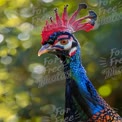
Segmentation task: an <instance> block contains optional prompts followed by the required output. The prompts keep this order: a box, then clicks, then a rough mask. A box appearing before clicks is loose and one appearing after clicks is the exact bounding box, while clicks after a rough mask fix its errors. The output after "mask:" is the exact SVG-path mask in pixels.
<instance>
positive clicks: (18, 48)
mask: <svg viewBox="0 0 122 122" xmlns="http://www.w3.org/2000/svg"><path fill="white" fill-rule="evenodd" d="M81 2H83V3H84V2H85V3H87V5H88V9H87V11H86V10H83V11H81V12H80V15H79V17H80V16H84V15H87V14H88V10H91V9H92V10H94V11H95V12H96V13H97V15H98V20H97V23H96V26H95V29H94V30H93V31H91V32H89V33H86V32H83V31H80V32H77V33H75V36H76V37H77V39H78V40H79V42H80V44H81V50H82V60H83V65H84V67H85V69H86V71H87V74H88V76H89V78H90V80H91V81H92V82H93V84H94V86H95V88H96V89H97V90H98V92H99V94H100V95H101V96H102V97H104V99H105V100H106V101H107V102H108V103H109V104H110V105H111V106H112V107H113V108H115V110H117V111H118V113H119V114H120V115H121V116H122V95H121V93H122V60H121V58H122V35H121V32H122V29H121V28H120V26H122V23H121V20H122V2H121V0H77V2H76V0H72V1H71V0H0V122H44V120H45V121H46V120H47V121H46V122H54V120H55V116H56V113H55V110H56V108H59V107H61V110H63V109H64V103H65V99H64V93H65V77H64V74H63V68H62V64H61V63H60V61H59V59H57V58H56V57H55V56H53V55H49V54H46V55H43V56H42V57H38V56H37V52H38V50H39V48H40V47H41V44H40V41H41V36H40V32H41V30H42V28H43V26H44V24H45V21H46V20H47V19H49V17H50V16H53V17H54V14H53V10H54V8H56V7H57V8H58V9H59V13H60V14H61V12H62V10H63V7H64V5H66V4H69V7H68V12H69V15H71V14H72V13H73V12H74V11H75V10H76V8H77V6H78V4H79V3H81ZM114 49H115V50H114ZM112 50H114V54H113V56H112V57H111V51H112ZM117 51H118V52H117ZM112 58H116V59H117V60H118V61H119V62H117V63H113V64H112V65H110V62H111V60H112ZM56 75H57V76H56ZM57 77H58V78H57ZM59 77H60V78H59ZM59 116H61V115H59ZM61 117H62V116H61Z"/></svg>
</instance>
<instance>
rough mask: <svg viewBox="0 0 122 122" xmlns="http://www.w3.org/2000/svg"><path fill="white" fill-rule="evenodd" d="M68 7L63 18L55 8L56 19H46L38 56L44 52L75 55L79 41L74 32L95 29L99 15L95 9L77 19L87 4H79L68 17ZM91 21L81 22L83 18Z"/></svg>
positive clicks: (65, 8)
mask: <svg viewBox="0 0 122 122" xmlns="http://www.w3.org/2000/svg"><path fill="white" fill-rule="evenodd" d="M67 7H68V5H66V6H65V7H64V12H63V14H62V18H60V17H59V15H58V11H57V9H55V10H54V11H55V16H56V21H53V19H52V17H50V21H51V23H50V24H49V23H48V21H46V25H45V27H44V29H43V30H42V33H41V35H42V41H41V44H42V47H41V49H40V50H39V51H38V56H40V55H42V54H44V53H53V54H56V55H58V56H59V55H60V56H62V55H63V56H68V57H71V56H73V55H74V54H75V53H76V51H77V49H78V41H77V40H76V39H75V37H74V35H73V33H74V32H76V31H79V30H84V31H86V32H88V31H90V30H92V29H93V27H94V24H95V21H96V18H97V15H96V14H95V12H94V11H89V14H88V15H87V16H85V17H82V18H80V19H78V20H76V16H77V15H78V13H79V12H80V10H81V9H86V8H87V5H86V4H79V7H78V9H77V10H76V11H75V12H74V13H73V15H72V16H71V17H70V19H68V14H67ZM85 19H89V20H90V21H88V22H84V23H81V22H82V21H83V20H85Z"/></svg>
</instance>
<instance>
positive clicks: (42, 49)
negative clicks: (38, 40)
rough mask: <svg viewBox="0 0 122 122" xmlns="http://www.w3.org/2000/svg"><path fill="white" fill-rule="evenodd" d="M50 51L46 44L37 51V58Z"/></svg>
mask: <svg viewBox="0 0 122 122" xmlns="http://www.w3.org/2000/svg"><path fill="white" fill-rule="evenodd" d="M50 49H51V46H50V45H49V44H46V45H44V46H42V47H41V49H40V50H39V51H38V56H41V55H42V54H44V53H48V52H49V51H50Z"/></svg>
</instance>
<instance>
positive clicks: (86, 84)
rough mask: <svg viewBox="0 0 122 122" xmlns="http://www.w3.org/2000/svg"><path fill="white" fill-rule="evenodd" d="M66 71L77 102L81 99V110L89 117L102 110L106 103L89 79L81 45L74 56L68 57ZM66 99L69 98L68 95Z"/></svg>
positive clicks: (65, 65) (67, 79)
mask: <svg viewBox="0 0 122 122" xmlns="http://www.w3.org/2000/svg"><path fill="white" fill-rule="evenodd" d="M68 71H69V72H68ZM64 72H65V75H66V81H67V83H68V84H70V85H71V86H70V87H71V89H72V90H71V91H73V92H72V93H73V95H74V98H75V99H76V101H77V102H78V101H79V102H78V104H79V106H80V107H81V110H83V111H84V112H85V114H86V115H87V116H88V117H91V116H92V115H93V114H96V113H97V112H100V111H101V110H102V109H104V107H105V106H106V103H103V104H101V100H102V99H101V98H100V97H99V95H98V93H97V91H96V90H95V88H94V86H93V85H92V83H91V82H90V81H89V79H88V77H87V75H86V71H85V69H84V67H83V66H82V64H81V60H80V47H79V46H78V49H77V52H76V54H75V55H74V56H72V57H71V58H66V62H65V64H64ZM67 72H68V73H67ZM67 74H68V76H67ZM71 91H69V92H71ZM67 93H68V91H67ZM67 93H66V95H67ZM66 99H68V98H67V96H66ZM66 101H68V100H66ZM69 101H70V100H69ZM71 101H73V100H71ZM103 101H104V100H103ZM103 101H102V102H103ZM66 106H67V105H66Z"/></svg>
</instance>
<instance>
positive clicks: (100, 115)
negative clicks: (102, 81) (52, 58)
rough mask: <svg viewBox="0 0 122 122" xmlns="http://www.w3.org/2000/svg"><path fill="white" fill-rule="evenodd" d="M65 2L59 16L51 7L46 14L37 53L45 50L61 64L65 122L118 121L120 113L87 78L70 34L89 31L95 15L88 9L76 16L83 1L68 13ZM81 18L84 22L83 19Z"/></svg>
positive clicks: (85, 7) (94, 20)
mask: <svg viewBox="0 0 122 122" xmlns="http://www.w3.org/2000/svg"><path fill="white" fill-rule="evenodd" d="M67 8H68V5H66V6H64V10H63V13H62V16H61V17H60V16H59V13H58V9H57V8H56V9H54V13H55V19H53V17H50V22H49V21H48V20H47V21H46V24H45V26H44V28H43V30H42V32H41V37H42V41H41V45H42V47H41V48H40V49H39V51H38V56H41V55H42V54H45V53H51V54H54V55H56V56H57V57H58V58H59V59H60V60H61V62H62V64H63V66H64V74H65V77H66V86H65V113H64V121H65V122H122V118H121V117H120V115H119V114H118V113H117V112H116V111H115V110H114V109H113V108H112V107H110V105H109V104H107V102H106V101H105V100H104V99H103V98H102V97H101V96H100V95H99V94H98V92H97V90H96V89H95V87H94V86H93V84H92V82H91V81H90V80H89V78H88V77H87V73H86V70H85V68H84V67H83V65H82V59H81V51H80V50H81V47H80V44H79V41H78V40H77V39H76V37H75V36H74V33H75V32H77V31H85V32H89V31H91V30H93V29H94V26H95V24H96V20H97V14H96V13H95V12H94V11H93V10H89V12H88V15H86V16H84V17H81V18H79V19H77V15H78V14H79V12H80V11H81V10H82V9H87V5H86V4H85V3H80V4H79V7H78V9H77V10H76V11H75V12H74V13H73V14H72V16H71V17H69V16H68V12H67ZM84 21H85V22H84Z"/></svg>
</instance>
